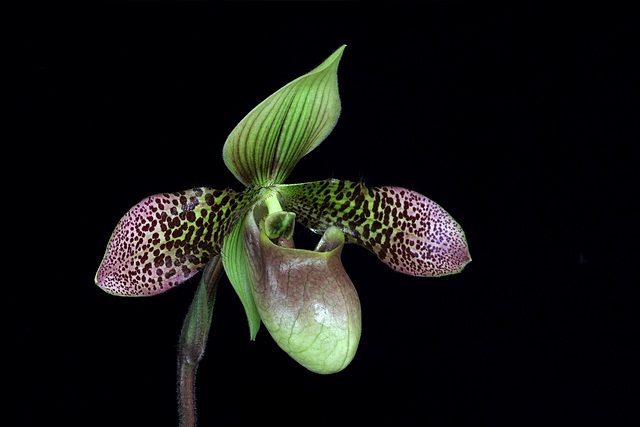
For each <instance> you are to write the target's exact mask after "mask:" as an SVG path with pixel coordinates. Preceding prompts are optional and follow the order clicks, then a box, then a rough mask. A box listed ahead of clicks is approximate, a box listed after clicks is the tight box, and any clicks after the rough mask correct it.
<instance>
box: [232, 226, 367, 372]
mask: <svg viewBox="0 0 640 427" xmlns="http://www.w3.org/2000/svg"><path fill="white" fill-rule="evenodd" d="M343 244H344V235H343V234H342V232H341V231H340V230H338V229H337V228H335V227H331V228H329V229H328V230H327V231H326V233H325V235H324V237H323V242H322V244H321V247H320V249H321V250H323V252H315V251H306V250H301V249H293V248H285V247H280V246H277V245H275V244H274V243H273V242H272V241H271V240H270V239H269V238H268V237H267V235H266V234H265V232H264V230H262V229H259V228H258V226H257V225H256V221H255V220H251V219H249V220H248V221H247V223H246V226H245V247H246V251H247V254H248V259H249V264H250V270H251V276H252V285H253V296H254V300H255V302H256V305H257V307H258V311H259V312H260V316H261V317H262V322H263V323H264V325H265V326H266V328H267V329H268V330H269V332H270V333H271V336H272V337H273V339H274V340H275V341H276V343H278V345H279V346H280V347H281V348H282V349H283V350H284V351H285V352H287V353H288V354H289V355H290V356H291V357H293V358H294V359H295V360H296V361H297V362H298V363H300V364H301V365H303V366H304V367H305V368H307V369H309V370H311V371H313V372H317V373H321V374H329V373H334V372H338V371H340V370H342V369H344V368H345V367H346V366H347V365H348V364H349V363H350V362H351V360H352V359H353V357H354V356H355V353H356V350H357V348H358V342H359V340H360V332H361V330H362V327H361V312H360V300H359V299H358V294H357V292H356V290H355V288H354V286H353V283H352V282H351V279H349V276H347V273H346V272H345V270H344V268H343V266H342V262H341V260H340V254H341V251H342V246H343Z"/></svg>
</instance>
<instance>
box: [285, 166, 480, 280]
mask: <svg viewBox="0 0 640 427" xmlns="http://www.w3.org/2000/svg"><path fill="white" fill-rule="evenodd" d="M278 191H279V192H280V194H281V198H282V203H283V206H284V208H285V209H287V210H291V211H293V212H295V213H296V220H298V221H299V222H300V223H301V224H302V225H304V226H305V227H307V228H309V229H311V230H313V231H315V232H316V233H323V232H324V231H325V230H327V229H328V228H329V227H331V226H336V227H338V228H339V229H340V230H342V231H343V232H344V234H345V236H346V239H347V242H351V243H357V244H359V245H361V246H364V247H365V248H367V249H369V250H370V251H371V252H373V253H374V254H376V255H377V256H378V258H380V260H381V261H383V262H384V263H385V264H387V265H389V266H390V267H391V268H393V269H395V270H398V271H400V272H402V273H406V274H410V275H413V276H444V275H447V274H454V273H457V272H459V271H460V270H462V269H463V268H464V266H465V265H466V264H467V263H468V262H469V261H471V257H470V255H469V250H468V247H467V241H466V238H465V235H464V231H462V228H461V227H460V225H458V223H457V222H456V221H455V220H454V219H453V218H452V217H451V215H449V214H448V213H447V212H446V211H445V210H444V209H442V207H440V206H439V205H438V204H436V203H435V202H433V201H431V200H429V199H428V198H426V197H425V196H423V195H421V194H419V193H416V192H415V191H411V190H407V189H405V188H399V187H379V188H367V187H365V186H364V184H362V183H359V182H350V181H341V180H336V179H331V180H327V181H317V182H309V183H304V184H291V185H282V186H279V187H278Z"/></svg>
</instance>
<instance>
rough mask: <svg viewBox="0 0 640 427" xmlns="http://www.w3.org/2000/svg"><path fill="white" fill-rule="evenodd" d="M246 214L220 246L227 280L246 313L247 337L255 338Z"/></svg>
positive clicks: (257, 323) (256, 321) (255, 314)
mask: <svg viewBox="0 0 640 427" xmlns="http://www.w3.org/2000/svg"><path fill="white" fill-rule="evenodd" d="M248 215H250V214H248ZM248 215H245V217H243V218H242V219H241V220H240V221H239V222H238V224H236V226H235V227H234V229H233V231H232V232H231V233H229V235H228V236H227V237H225V239H224V245H223V247H222V263H223V265H224V270H225V272H226V273H227V276H228V277H229V281H230V282H231V285H232V286H233V289H234V290H235V291H236V294H238V298H240V301H241V302H242V306H243V307H244V311H245V313H246V314H247V320H248V321H249V338H250V339H251V340H255V339H256V335H257V334H258V330H259V329H260V313H259V312H258V308H257V307H256V303H255V302H254V301H253V293H252V291H251V276H250V274H249V264H248V263H249V260H248V259H247V254H246V252H245V250H244V241H243V239H244V235H243V230H244V224H245V222H246V221H247V219H246V217H247V216H248Z"/></svg>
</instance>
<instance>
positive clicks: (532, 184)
mask: <svg viewBox="0 0 640 427" xmlns="http://www.w3.org/2000/svg"><path fill="white" fill-rule="evenodd" d="M25 16H26V19H25V21H24V24H23V25H21V26H20V30H19V31H17V32H16V33H14V36H15V38H16V39H17V43H16V45H17V46H18V47H19V48H20V50H21V55H20V60H18V61H17V64H18V65H19V66H21V70H22V71H21V73H22V75H23V76H25V77H26V79H22V78H20V80H19V84H18V85H17V87H18V88H19V90H20V98H21V101H22V102H23V103H24V105H25V106H26V109H25V110H24V111H25V114H24V117H25V118H26V123H25V124H23V125H21V129H22V131H21V132H19V134H18V135H19V136H17V137H16V138H15V140H16V141H17V145H18V148H19V149H20V148H21V149H23V150H18V151H17V153H18V155H15V156H7V157H6V158H5V169H7V168H16V169H15V170H19V171H21V173H20V175H17V176H15V177H14V182H13V185H11V187H10V188H9V189H8V192H9V194H11V193H13V192H16V193H14V195H15V197H13V198H12V199H13V200H14V203H11V204H10V205H11V206H6V209H7V212H9V213H13V216H11V217H10V218H13V219H9V220H8V221H7V223H5V227H6V228H7V229H8V230H9V231H11V232H15V231H19V232H20V233H21V234H20V235H21V236H22V237H21V238H20V239H18V240H19V241H20V242H24V243H26V245H25V248H24V249H18V250H19V251H20V253H19V256H16V257H15V258H20V260H22V261H26V264H27V265H25V266H24V268H20V270H21V271H22V272H24V274H23V275H22V276H21V278H20V279H18V280H16V281H15V283H14V285H13V286H12V287H13V288H14V289H16V290H18V294H17V296H13V295H9V296H7V297H5V298H4V301H5V302H6V303H8V305H9V306H10V307H9V313H15V314H14V315H13V321H12V322H11V323H9V325H10V327H9V328H8V329H9V330H10V331H12V332H17V336H16V337H15V338H14V337H10V338H9V340H8V341H9V342H8V347H7V348H9V353H10V355H11V356H13V357H15V362H13V363H12V364H11V365H8V369H7V370H8V372H9V376H10V386H11V390H13V392H12V393H11V394H12V395H13V397H14V398H15V401H16V402H17V403H20V404H26V407H25V408H24V409H23V408H22V406H21V405H20V406H17V407H14V408H13V409H12V410H10V411H9V413H11V414H16V415H18V417H19V419H20V420H21V422H20V423H18V425H20V424H27V425H47V424H58V425H85V426H89V425H118V426H130V425H131V426H133V425H136V426H139V425H150V426H151V425H153V426H164V425H167V426H171V425H176V424H177V413H176V404H175V371H176V355H177V340H178V334H179V331H180V327H181V323H182V319H183V317H184V315H185V313H186V310H187V308H188V305H189V302H190V299H191V297H192V295H193V291H194V289H195V283H196V280H191V281H190V282H188V283H186V284H184V285H182V286H180V287H179V288H177V289H175V290H173V291H171V292H168V293H166V294H163V295H160V296H156V297H153V298H133V299H132V298H118V297H114V296H110V295H108V294H106V293H104V292H103V291H101V290H100V289H99V288H98V287H96V286H95V285H94V284H93V277H94V274H95V271H96V270H97V268H98V265H99V263H100V260H101V258H102V255H103V252H104V248H105V246H106V243H107V241H108V239H109V235H110V233H111V231H112V230H113V228H114V227H115V225H116V223H117V221H118V220H119V218H120V217H121V216H122V215H123V214H124V213H125V212H126V211H127V210H128V209H129V208H130V207H131V206H133V205H134V204H135V203H137V202H138V201H139V200H141V199H142V198H144V197H146V196H148V195H151V194H155V193H159V192H169V191H178V190H183V189H188V188H191V187H193V186H209V187H214V188H226V187H231V188H234V189H236V190H240V189H241V185H240V184H239V183H238V182H236V181H235V179H234V178H233V176H232V175H231V173H230V172H228V171H227V170H226V168H225V166H224V163H223V162H222V158H221V150H222V145H223V143H224V141H225V139H226V137H227V135H228V133H229V132H230V131H231V130H232V129H233V127H234V126H235V125H236V123H237V122H238V121H239V120H240V119H242V117H243V116H244V115H245V114H246V113H247V112H248V111H249V110H250V109H251V108H253V107H254V106H255V105H257V104H258V103H259V102H260V101H261V100H263V99H264V98H265V97H267V96H268V95H269V94H271V93H272V92H273V91H275V90H277V89H278V88H280V87H281V86H283V85H284V84H286V83H287V82H289V81H290V80H292V79H294V78H296V77H298V76H299V75H302V74H304V73H305V72H307V71H308V70H310V69H312V68H313V67H315V66H316V65H318V64H319V63H320V62H321V61H322V60H323V59H324V58H326V57H327V56H329V55H330V54H331V53H332V52H333V51H334V50H335V49H337V48H338V47H339V46H340V45H342V44H344V43H346V44H347V48H346V50H345V53H344V56H343V58H342V62H341V64H340V68H339V83H340V93H341V99H342V106H343V109H342V115H341V118H340V120H339V122H338V125H337V126H336V128H335V129H334V131H333V133H332V134H331V135H330V136H329V137H328V138H327V139H326V140H325V141H324V143H323V144H322V145H321V146H319V147H318V148H317V149H316V150H315V151H314V152H312V153H311V154H310V155H309V156H307V157H305V158H304V159H303V160H302V161H301V162H300V163H299V164H298V166H297V168H296V169H295V170H294V172H293V174H292V175H291V176H290V179H289V182H303V181H312V180H319V179H325V178H329V177H336V178H341V179H349V180H359V179H363V180H364V181H365V182H366V183H367V184H368V185H370V186H380V185H396V186H403V187H407V188H411V189H413V190H415V191H418V192H420V193H422V194H425V195H426V196H427V197H429V198H431V199H433V200H435V201H436V202H437V203H439V204H440V205H442V206H443V207H444V208H445V209H446V210H447V211H449V212H450V213H451V214H452V215H453V216H454V218H456V220H457V221H458V222H459V223H460V224H461V225H462V226H463V228H464V230H465V232H466V235H467V239H468V242H469V247H470V251H471V255H472V257H473V262H472V263H471V264H469V266H467V268H466V269H465V270H464V271H463V272H462V273H461V274H459V275H455V276H449V277H445V278H439V279H423V278H414V277H408V276H404V275H401V274H398V273H395V272H393V271H391V270H390V269H388V268H387V267H386V266H384V265H383V264H382V263H380V262H378V261H377V260H376V258H375V257H374V256H373V255H371V254H370V253H368V252H367V251H365V250H364V249H362V248H359V247H356V246H353V247H352V246H349V247H347V248H346V249H345V250H344V253H343V262H344V264H345V267H346V270H347V272H348V273H349V274H350V276H351V279H352V280H353V282H354V284H355V285H356V288H357V289H358V292H359V295H360V299H361V303H362V310H363V333H362V339H361V342H360V347H359V350H358V353H357V355H356V357H355V359H354V360H353V362H352V363H351V365H350V366H349V367H348V368H347V369H346V370H345V371H343V372H341V373H339V374H335V375H330V376H320V375H316V374H312V373H310V372H308V371H306V370H305V369H304V368H302V367H300V366H298V365H297V364H296V363H295V362H294V361H293V360H291V359H290V358H289V357H288V356H287V355H286V354H285V353H284V352H282V351H281V350H280V349H279V348H278V347H277V345H276V344H275V343H274V342H273V340H272V339H271V338H270V336H269V335H268V333H267V332H266V330H265V329H264V328H262V329H261V331H260V333H259V335H258V338H257V340H256V341H255V342H250V341H249V331H248V325H247V322H246V319H245V317H244V311H243V309H242V306H241V304H240V302H239V300H238V298H237V297H236V296H235V294H234V292H233V290H232V288H231V287H230V286H229V283H228V281H227V279H223V281H222V282H221V284H220V286H219V288H220V289H219V293H218V299H217V303H216V308H215V312H214V319H213V326H212V330H211V336H210V339H209V344H208V348H207V353H206V355H205V358H204V360H203V362H202V364H201V366H200V369H199V371H198V380H197V381H198V409H199V421H200V425H202V426H207V425H251V424H254V423H258V422H263V423H272V422H276V423H279V424H280V425H301V424H302V425H328V424H332V425H348V424H351V425H353V424H354V423H358V425H368V424H369V423H372V422H378V423H381V424H390V423H394V424H396V425H411V424H421V425H449V424H456V425H492V426H511V425H622V424H632V423H634V421H638V402H640V386H639V380H640V369H639V368H638V356H639V352H638V341H639V339H638V338H639V330H640V329H639V328H640V322H639V321H638V314H637V313H638V308H639V305H640V304H639V303H640V291H639V288H638V284H637V283H636V280H633V279H632V277H633V276H634V273H636V272H637V268H636V267H637V262H638V249H637V248H638V245H637V238H638V233H637V217H638V213H637V209H636V208H635V204H636V203H637V170H636V168H637V164H638V156H637V154H638V150H637V142H638V133H637V123H638V103H637V100H638V85H637V75H636V74H635V73H634V71H633V70H632V64H633V62H634V60H635V59H637V56H638V44H637V31H636V30H635V29H634V26H637V22H635V21H634V20H633V19H632V16H631V13H630V10H627V9H625V8H622V7H619V6H605V5H604V4H602V5H593V4H590V5H587V6H585V5H581V6H579V7H575V8H564V9H559V8H557V7H556V6H553V5H552V4H547V5H544V6H535V7H534V6H531V5H524V6H522V5H520V6H518V7H513V6H509V5H506V4H501V5H495V6H490V7H477V6H469V5H466V4H458V3H454V4H449V3H444V4H439V3H438V4H428V5H426V6H425V5H424V4H423V5H417V4H407V3H395V4H390V3H375V4H368V3H315V4H298V3H283V4H256V3H241V4H234V5H231V4H225V5H223V6H220V7H213V6H211V5H203V4H185V5H180V4H175V3H154V4H146V3H143V4H132V3H111V4H102V5H100V6H93V7H84V6H80V5H68V4H66V5H51V4H50V5H47V7H44V6H43V5H35V4H33V5H32V6H31V10H30V11H29V13H28V14H26V15H25ZM5 194H6V193H5ZM16 211H18V212H23V213H24V215H16V214H15V213H16ZM17 216H19V217H20V218H26V219H27V220H28V226H26V227H20V226H16V225H14V224H16V223H15V222H14V221H16V217H17ZM25 230H26V231H25ZM310 234H311V233H310V232H306V231H301V232H300V233H299V237H298V239H300V240H299V242H309V243H308V244H312V243H311V241H312V240H313V239H312V238H311V236H310ZM298 245H299V246H301V245H302V243H299V244H298ZM17 247H19V248H21V246H17ZM7 262H8V263H12V262H13V261H11V259H9V258H8V259H7ZM17 408H19V409H17ZM43 422H45V424H42V423H43Z"/></svg>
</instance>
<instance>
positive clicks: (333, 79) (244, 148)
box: [223, 46, 344, 187]
mask: <svg viewBox="0 0 640 427" xmlns="http://www.w3.org/2000/svg"><path fill="white" fill-rule="evenodd" d="M343 50H344V46H342V47H341V48H340V49H338V50H337V51H335V52H334V53H333V54H332V55H331V56H330V57H329V58H327V59H326V60H325V61H324V62H323V63H322V64H320V65H319V66H318V67H317V68H315V69H314V70H312V71H310V72H309V73H307V74H305V75H303V76H301V77H299V78H297V79H295V80H294V81H292V82H290V83H289V84H287V85H286V86H284V87H282V88H281V89H279V90H278V91H276V92H275V93H274V94H272V95H271V96H269V97H268V98H267V99H265V100H264V101H262V102H261V103H260V104H259V105H258V106H257V107H255V108H254V109H253V110H251V112H250V113H249V114H247V116H246V117H245V118H244V119H242V121H240V123H239V124H238V125H237V126H236V128H235V129H234V130H233V131H232V132H231V134H230V135H229V137H228V138H227V141H226V142H225V144H224V148H223V158H224V162H225V164H226V165H227V167H228V168H229V170H230V171H231V172H232V173H233V174H234V175H235V176H236V178H238V180H240V181H241V182H242V183H243V184H245V185H246V186H252V185H258V186H265V187H266V186H270V185H274V184H280V183H282V182H284V180H285V179H286V178H287V176H289V174H290V173H291V170H292V169H293V167H294V166H295V165H296V164H297V163H298V161H299V160H300V159H301V158H302V157H303V156H304V155H306V154H307V153H308V152H310V151H311V150H313V149H314V148H315V147H316V146H318V144H320V143H321V142H322V141H323V140H324V139H325V138H326V136H327V135H328V134H329V133H330V132H331V130H332V129H333V127H334V126H335V124H336V122H337V121H338V116H339V115H340V97H339V94H338V78H337V69H338V63H339V62H340V57H341V56H342V51H343Z"/></svg>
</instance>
